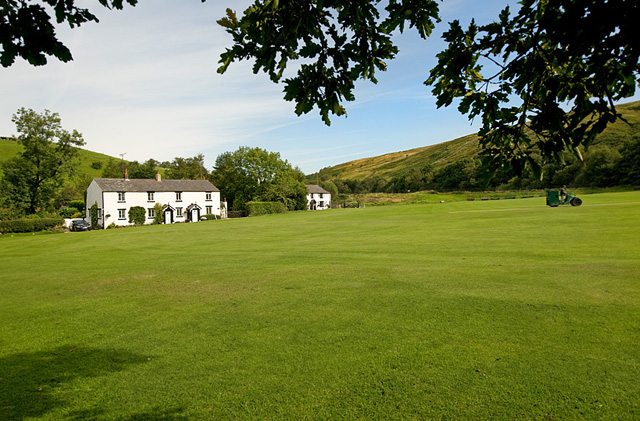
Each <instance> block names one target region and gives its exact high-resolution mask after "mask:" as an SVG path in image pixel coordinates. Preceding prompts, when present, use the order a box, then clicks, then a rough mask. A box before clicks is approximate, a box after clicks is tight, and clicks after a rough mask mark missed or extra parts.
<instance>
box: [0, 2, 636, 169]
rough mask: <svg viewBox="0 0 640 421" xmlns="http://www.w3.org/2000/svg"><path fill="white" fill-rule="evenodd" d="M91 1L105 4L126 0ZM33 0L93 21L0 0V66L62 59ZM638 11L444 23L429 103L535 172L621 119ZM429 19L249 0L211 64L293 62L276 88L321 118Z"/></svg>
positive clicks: (584, 5) (63, 18)
mask: <svg viewBox="0 0 640 421" xmlns="http://www.w3.org/2000/svg"><path fill="white" fill-rule="evenodd" d="M98 1H99V3H100V4H101V5H103V6H105V7H108V8H114V9H121V8H122V7H123V4H124V3H125V2H126V3H129V4H130V5H135V4H136V3H137V0H98ZM202 1H203V2H204V0H202ZM34 3H40V4H34ZM42 3H44V4H48V5H50V6H52V7H53V9H54V11H55V16H56V20H57V22H58V23H62V22H67V23H68V24H69V25H70V26H71V27H75V26H79V25H81V24H82V23H84V22H88V21H97V18H96V17H95V16H94V15H93V14H91V13H90V12H89V11H88V10H87V9H84V8H79V7H76V6H75V5H74V4H75V0H40V1H38V0H31V1H17V0H5V1H3V2H0V12H1V13H0V16H2V18H1V20H0V42H1V43H2V51H1V52H0V62H1V63H2V65H3V66H5V67H7V66H10V65H11V64H12V63H13V62H14V60H15V57H17V56H20V57H23V58H24V59H26V60H28V61H29V62H30V63H31V64H33V65H42V64H45V63H46V55H53V56H55V57H58V58H59V59H60V60H62V61H69V60H71V53H70V52H69V50H68V49H67V47H65V46H64V45H63V44H62V43H60V42H59V41H58V40H57V38H56V35H55V30H54V28H53V26H52V25H51V22H50V21H51V17H50V16H49V15H48V12H47V10H46V9H45V8H43V7H42V6H41V4H42ZM382 9H384V12H383V13H382ZM639 20H640V3H638V2H637V1H636V0H606V1H604V0H554V1H548V0H521V1H520V8H519V10H518V11H517V12H516V13H515V14H512V13H511V10H510V9H509V7H507V8H505V9H504V10H503V11H502V12H501V13H500V15H499V17H498V19H497V21H496V22H494V23H491V24H489V25H485V26H477V25H476V24H475V22H471V24H470V25H469V26H468V27H467V29H463V28H462V26H461V25H460V22H458V21H457V20H456V21H454V22H452V23H451V24H450V29H449V31H447V33H446V34H445V36H444V38H445V41H446V42H447V43H448V47H447V48H446V49H445V50H444V51H443V52H441V53H440V54H438V59H439V61H438V64H437V66H436V67H434V68H433V69H432V70H431V72H430V74H429V77H428V79H427V81H426V84H427V85H428V86H431V87H432V90H433V93H434V94H435V95H436V97H437V104H438V106H439V107H440V106H450V105H452V104H453V103H454V102H456V103H458V102H459V106H458V109H459V110H460V112H461V113H463V114H465V115H467V116H468V117H469V118H475V117H477V116H480V117H481V119H482V122H483V127H482V129H481V131H480V134H481V140H480V142H481V145H482V146H483V147H484V151H485V154H484V159H483V162H484V164H485V166H486V167H489V168H491V169H492V170H493V171H497V170H499V169H500V168H503V167H504V166H505V165H510V166H511V167H512V168H513V169H514V170H515V171H516V172H517V173H521V172H522V169H523V168H524V166H525V165H528V166H529V167H531V168H532V170H533V171H534V172H535V173H537V174H541V169H542V167H543V166H544V164H545V162H544V161H545V160H547V161H548V160H556V161H557V160H558V159H559V153H560V151H563V150H569V151H571V152H572V153H574V154H576V156H578V158H580V149H579V148H578V146H584V147H588V146H589V144H590V143H591V141H592V140H593V139H594V137H595V136H596V135H597V134H598V133H600V132H602V131H603V130H604V128H605V127H606V126H607V124H609V123H611V122H613V121H616V120H617V119H619V118H621V116H620V114H619V113H618V111H617V110H616V107H615V102H616V101H618V100H620V99H623V98H628V97H631V96H632V95H633V94H634V93H635V90H636V86H637V85H638V76H639V73H640V66H639V57H640V43H638V42H637V38H638V37H637V30H636V24H637V22H638V21H639ZM438 21H439V9H438V1H437V0H324V1H317V0H299V1H295V2H294V1H285V0H282V1H280V0H256V2H255V3H254V4H253V5H252V6H250V7H249V8H248V9H246V10H245V11H244V13H243V15H242V16H241V18H238V17H237V15H236V13H235V12H233V11H232V10H230V9H228V10H227V15H226V17H223V18H222V19H220V20H219V21H218V23H219V24H220V25H222V26H223V27H224V28H226V30H227V32H228V33H229V34H230V35H231V36H232V39H233V44H232V46H231V47H230V48H228V49H227V50H226V51H225V52H224V53H223V54H222V55H221V58H220V64H221V65H220V68H219V69H218V71H219V72H220V73H224V72H225V71H227V69H228V68H229V65H230V64H231V63H233V62H234V61H239V60H245V59H253V60H255V62H254V66H253V70H254V73H258V72H260V71H263V72H265V73H267V74H268V75H269V77H270V79H271V80H272V81H273V82H276V83H277V82H280V81H282V79H283V77H285V70H286V69H287V68H288V67H292V66H296V67H297V73H296V74H295V75H294V76H291V77H287V78H285V79H284V81H283V82H284V98H285V99H286V100H288V101H294V102H295V112H296V113H297V114H298V115H301V114H303V113H308V112H310V111H311V110H312V109H313V108H314V107H317V108H318V109H319V112H320V115H321V117H322V119H323V121H324V122H325V123H326V124H330V118H329V116H330V114H334V115H338V116H341V115H345V114H346V110H345V108H344V105H343V102H344V101H353V100H354V99H355V96H354V93H353V91H354V88H355V82H356V81H357V80H360V79H363V80H369V81H371V82H373V83H375V82H376V76H375V73H376V71H384V70H385V69H386V61H387V60H390V59H393V58H394V57H395V55H396V53H397V51H398V49H397V47H396V45H395V44H394V43H393V40H392V38H391V34H392V33H393V32H394V31H396V30H399V31H400V32H403V30H404V28H405V26H408V27H409V28H415V29H416V30H417V32H418V33H419V35H420V36H421V37H422V38H427V37H428V36H429V35H430V34H431V32H432V29H433V27H434V24H435V23H436V22H438ZM25 22H28V23H29V24H24V23H25ZM33 22H35V23H37V24H31V23H33ZM536 154H539V155H540V156H541V158H542V159H543V162H537V161H536V160H535V159H534V156H535V155H536Z"/></svg>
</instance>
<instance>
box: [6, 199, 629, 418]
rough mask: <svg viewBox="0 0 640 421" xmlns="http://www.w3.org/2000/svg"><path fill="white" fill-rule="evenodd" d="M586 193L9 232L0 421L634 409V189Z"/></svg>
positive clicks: (565, 414)
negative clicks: (564, 203) (550, 203)
mask: <svg viewBox="0 0 640 421" xmlns="http://www.w3.org/2000/svg"><path fill="white" fill-rule="evenodd" d="M583 200H584V202H585V204H584V205H583V206H582V207H579V208H571V207H562V208H556V209H551V208H548V207H545V206H544V199H543V198H531V199H518V200H509V201H502V200H501V201H486V202H478V201H476V202H458V203H445V204H432V205H406V206H390V207H367V208H366V209H345V210H330V211H322V212H299V213H293V214H287V215H272V216H265V217H257V218H248V219H243V220H227V221H220V222H208V223H199V224H188V225H185V224H179V225H171V226H153V227H144V228H129V229H121V230H109V231H99V232H89V233H69V234H60V235H48V236H33V237H29V236H27V237H17V236H16V237H15V238H11V237H7V236H5V237H2V238H0V267H2V268H3V271H2V275H1V276H0V320H2V323H0V379H2V380H0V402H2V404H1V405H0V419H23V418H27V417H33V418H35V419H60V418H65V417H66V418H71V419H118V420H125V419H126V420H132V419H161V418H162V419H175V420H178V419H183V418H182V417H185V418H184V419H357V418H360V419H407V418H413V419H496V418H525V419H544V418H549V419H551V418H554V419H634V418H637V417H638V414H639V413H640V404H639V402H638V400H637V397H638V395H639V394H640V384H639V383H638V381H637V379H638V377H639V376H640V354H638V348H637V344H638V341H639V340H640V334H639V331H638V326H639V325H640V283H639V278H638V267H640V252H639V250H640V226H639V225H638V224H637V221H638V215H639V214H640V192H630V193H610V194H600V195H590V196H585V197H583ZM326 233H331V234H332V235H331V236H330V238H332V239H333V240H327V235H326Z"/></svg>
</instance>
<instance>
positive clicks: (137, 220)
mask: <svg viewBox="0 0 640 421" xmlns="http://www.w3.org/2000/svg"><path fill="white" fill-rule="evenodd" d="M145 220H146V211H145V210H144V208H143V207H142V206H134V207H132V208H131V209H129V223H132V224H135V225H143V224H144V221H145Z"/></svg>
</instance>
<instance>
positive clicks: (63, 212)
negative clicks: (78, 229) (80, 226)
mask: <svg viewBox="0 0 640 421" xmlns="http://www.w3.org/2000/svg"><path fill="white" fill-rule="evenodd" d="M76 213H78V210H77V209H76V208H62V209H60V210H59V211H58V215H60V216H61V217H63V218H73V215H74V214H76Z"/></svg>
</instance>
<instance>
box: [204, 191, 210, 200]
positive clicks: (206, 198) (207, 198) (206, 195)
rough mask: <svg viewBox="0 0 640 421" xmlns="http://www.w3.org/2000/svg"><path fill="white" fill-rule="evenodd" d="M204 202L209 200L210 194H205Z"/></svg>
mask: <svg viewBox="0 0 640 421" xmlns="http://www.w3.org/2000/svg"><path fill="white" fill-rule="evenodd" d="M205 200H211V192H207V193H206V194H205Z"/></svg>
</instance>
